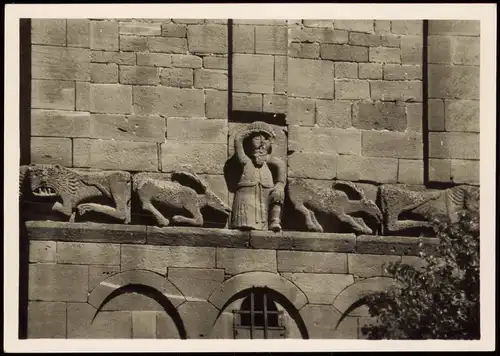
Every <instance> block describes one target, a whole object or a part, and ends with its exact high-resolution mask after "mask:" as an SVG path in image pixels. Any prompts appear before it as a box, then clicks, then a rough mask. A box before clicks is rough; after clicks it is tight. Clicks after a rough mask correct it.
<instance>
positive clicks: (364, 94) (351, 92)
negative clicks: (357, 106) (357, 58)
mask: <svg viewBox="0 0 500 356" xmlns="http://www.w3.org/2000/svg"><path fill="white" fill-rule="evenodd" d="M369 97H370V83H369V82H368V81H367V80H336V81H335V99H367V98H369Z"/></svg>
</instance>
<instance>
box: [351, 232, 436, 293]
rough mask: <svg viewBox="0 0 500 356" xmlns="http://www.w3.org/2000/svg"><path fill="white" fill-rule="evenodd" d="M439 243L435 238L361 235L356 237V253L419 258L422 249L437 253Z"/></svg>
mask: <svg viewBox="0 0 500 356" xmlns="http://www.w3.org/2000/svg"><path fill="white" fill-rule="evenodd" d="M420 243H422V246H421V247H420V246H419V245H420ZM438 243H439V239H437V238H434V237H409V236H373V235H359V236H357V237H356V253H358V254H374V255H399V256H418V254H419V251H421V250H422V249H423V250H424V251H426V252H428V253H431V252H432V253H435V252H436V251H437V245H438ZM367 283H368V281H367Z"/></svg>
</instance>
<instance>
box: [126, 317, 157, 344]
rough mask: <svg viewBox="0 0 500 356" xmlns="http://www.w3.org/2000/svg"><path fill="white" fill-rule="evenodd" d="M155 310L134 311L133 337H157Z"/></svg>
mask: <svg viewBox="0 0 500 356" xmlns="http://www.w3.org/2000/svg"><path fill="white" fill-rule="evenodd" d="M157 314H158V313H157V312H154V311H133V312H132V339H156V317H157Z"/></svg>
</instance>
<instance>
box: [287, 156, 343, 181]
mask: <svg viewBox="0 0 500 356" xmlns="http://www.w3.org/2000/svg"><path fill="white" fill-rule="evenodd" d="M336 175H337V155H336V154H328V153H326V154H325V153H313V152H295V153H292V154H291V155H289V156H288V176H289V177H292V178H314V179H333V178H335V177H336Z"/></svg>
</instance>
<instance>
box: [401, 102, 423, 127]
mask: <svg viewBox="0 0 500 356" xmlns="http://www.w3.org/2000/svg"><path fill="white" fill-rule="evenodd" d="M405 107H406V129H407V130H410V131H414V132H422V115H423V112H422V110H423V104H422V103H406V104H405Z"/></svg>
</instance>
